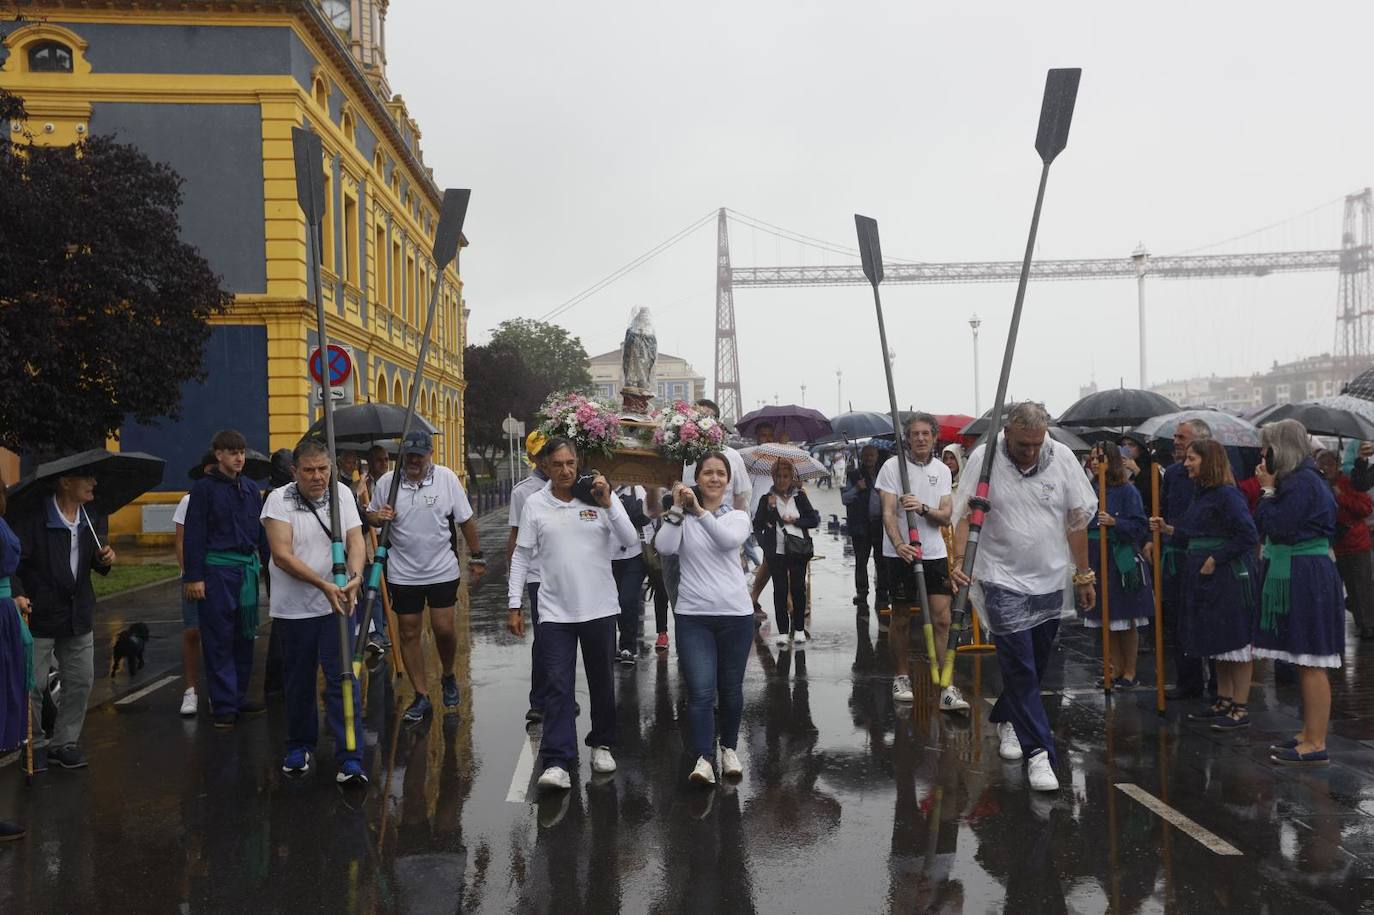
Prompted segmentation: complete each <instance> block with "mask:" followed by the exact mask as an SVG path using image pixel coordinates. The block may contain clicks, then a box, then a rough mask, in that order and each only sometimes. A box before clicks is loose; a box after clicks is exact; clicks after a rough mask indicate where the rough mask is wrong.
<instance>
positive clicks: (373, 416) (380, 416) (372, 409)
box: [305, 403, 439, 442]
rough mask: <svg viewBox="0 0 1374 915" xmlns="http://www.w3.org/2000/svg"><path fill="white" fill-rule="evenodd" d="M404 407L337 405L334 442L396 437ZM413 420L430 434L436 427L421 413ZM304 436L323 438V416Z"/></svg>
mask: <svg viewBox="0 0 1374 915" xmlns="http://www.w3.org/2000/svg"><path fill="white" fill-rule="evenodd" d="M405 419H406V411H405V410H404V409H403V408H401V407H397V406H392V405H391V404H386V403H362V404H356V405H354V406H351V407H340V408H339V409H337V410H335V411H334V440H335V441H336V442H371V441H374V440H375V439H379V438H400V437H401V432H402V426H404V425H405ZM415 423H417V424H418V425H419V428H421V429H424V430H425V431H426V432H428V433H430V434H431V435H437V434H438V432H439V430H438V429H436V428H434V427H433V426H431V425H430V424H429V422H428V421H426V420H425V419H424V417H422V416H419V415H416V417H415ZM305 437H306V438H318V439H320V440H321V441H323V440H324V420H323V419H320V420H319V421H317V422H316V423H315V424H314V425H312V426H311V427H310V429H309V430H308V431H307V432H306V433H305Z"/></svg>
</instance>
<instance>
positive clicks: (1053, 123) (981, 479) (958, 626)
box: [940, 67, 1083, 686]
mask: <svg viewBox="0 0 1374 915" xmlns="http://www.w3.org/2000/svg"><path fill="white" fill-rule="evenodd" d="M1082 75H1083V71H1082V70H1081V69H1078V68H1077V67H1074V68H1071V69H1062V70H1051V71H1049V73H1048V74H1046V76H1045V96H1044V99H1043V100H1042V101H1041V103H1040V127H1039V130H1038V132H1037V133H1036V135H1035V151H1036V152H1037V153H1039V154H1040V161H1041V163H1042V165H1041V168H1040V187H1039V189H1038V190H1037V191H1036V192H1035V209H1034V210H1032V211H1031V224H1030V235H1029V237H1027V239H1026V254H1025V257H1023V258H1022V260H1021V278H1020V280H1019V281H1018V282H1017V284H1016V304H1015V305H1014V306H1013V307H1012V310H1011V327H1010V328H1009V329H1008V330H1007V348H1006V351H1005V352H1004V353H1003V354H1002V374H1001V375H1000V376H999V377H998V379H997V397H996V399H995V400H994V401H993V404H992V415H991V417H990V419H989V421H988V438H987V443H986V444H985V445H984V447H983V465H982V467H981V468H979V471H978V485H977V487H976V489H975V490H974V493H973V497H972V498H971V499H969V510H970V511H969V525H968V542H967V544H966V545H965V547H964V563H963V572H964V575H965V576H967V577H969V578H972V577H973V563H974V560H975V559H976V558H977V557H978V538H979V536H980V535H981V533H982V530H983V521H984V518H985V517H986V515H987V513H988V512H989V511H991V510H992V503H991V502H990V501H989V500H988V481H989V480H990V479H991V478H992V464H993V461H995V460H996V459H997V433H998V432H1000V431H1001V429H1000V427H1001V425H1002V410H1003V408H1004V407H1005V406H1006V401H1007V382H1008V381H1009V380H1010V379H1011V360H1012V357H1013V356H1014V355H1015V354H1016V333H1017V331H1018V330H1019V329H1020V327H1021V307H1022V305H1023V304H1024V303H1025V301H1026V284H1027V282H1028V281H1029V280H1030V265H1031V258H1032V257H1033V256H1034V254H1035V234H1036V232H1037V231H1038V230H1039V228H1040V209H1041V207H1042V206H1044V203H1045V184H1046V183H1047V182H1048V181H1049V178H1050V164H1051V163H1053V162H1054V159H1055V157H1056V156H1058V155H1059V154H1060V153H1061V152H1063V151H1064V147H1065V146H1066V145H1068V142H1069V124H1070V123H1071V122H1072V121H1073V105H1074V101H1075V100H1076V99H1077V98H1078V79H1079V77H1080V76H1082ZM968 598H969V588H968V586H967V585H965V586H964V587H962V588H960V589H959V593H958V594H957V595H956V596H955V598H954V609H953V611H952V612H951V614H950V627H949V644H950V647H951V648H954V647H956V646H957V644H958V640H959V633H960V632H961V631H962V630H963V628H964V626H963V623H964V617H965V616H966V615H967V613H968ZM955 653H956V652H954V651H946V652H945V669H944V671H942V673H941V675H940V682H941V684H942V685H946V686H947V685H949V684H950V682H951V681H952V680H953V679H954V655H955Z"/></svg>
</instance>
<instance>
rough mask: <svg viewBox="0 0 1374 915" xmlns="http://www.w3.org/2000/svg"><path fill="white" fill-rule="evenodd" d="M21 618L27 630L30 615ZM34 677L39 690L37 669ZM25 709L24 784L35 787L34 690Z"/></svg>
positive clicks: (21, 614)
mask: <svg viewBox="0 0 1374 915" xmlns="http://www.w3.org/2000/svg"><path fill="white" fill-rule="evenodd" d="M19 616H20V617H21V618H22V619H23V621H24V628H26V629H27V628H28V626H29V615H28V613H26V612H24V611H23V610H20V611H19ZM29 652H30V655H32V652H33V649H32V648H30V649H29ZM33 675H34V684H33V685H34V688H37V686H38V671H37V669H36V668H35V670H34V672H33ZM24 708H25V710H26V711H27V714H26V715H25V716H24V718H25V724H24V727H25V728H26V729H27V731H28V734H27V735H26V738H27V739H26V740H25V741H24V784H25V785H27V786H30V787H32V785H33V690H29V695H27V696H25V697H24Z"/></svg>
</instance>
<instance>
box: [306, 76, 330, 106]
mask: <svg viewBox="0 0 1374 915" xmlns="http://www.w3.org/2000/svg"><path fill="white" fill-rule="evenodd" d="M310 94H311V95H312V96H314V98H315V107H317V108H319V109H320V110H321V111H328V110H329V85H328V84H327V83H325V81H324V80H323V79H321V78H316V80H315V83H314V86H312V88H311V90H310Z"/></svg>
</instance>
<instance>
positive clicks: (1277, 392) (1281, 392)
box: [1274, 384, 1292, 403]
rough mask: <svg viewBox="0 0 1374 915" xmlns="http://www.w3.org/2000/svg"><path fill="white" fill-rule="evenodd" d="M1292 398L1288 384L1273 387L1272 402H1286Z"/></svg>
mask: <svg viewBox="0 0 1374 915" xmlns="http://www.w3.org/2000/svg"><path fill="white" fill-rule="evenodd" d="M1290 400H1292V395H1291V393H1290V392H1289V388H1288V385H1286V384H1280V385H1277V386H1275V388H1274V403H1288V402H1289V401H1290Z"/></svg>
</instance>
